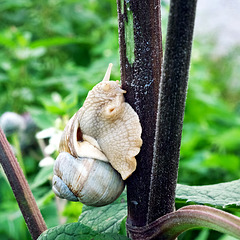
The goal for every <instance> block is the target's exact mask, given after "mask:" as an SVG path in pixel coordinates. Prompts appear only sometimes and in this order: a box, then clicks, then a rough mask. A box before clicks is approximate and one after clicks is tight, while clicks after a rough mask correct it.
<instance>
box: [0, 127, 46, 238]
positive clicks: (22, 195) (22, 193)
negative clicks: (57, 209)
mask: <svg viewBox="0 0 240 240" xmlns="http://www.w3.org/2000/svg"><path fill="white" fill-rule="evenodd" d="M0 163H1V164H2V167H3V170H4V171H5V174H6V176H7V178H8V181H9V183H10V185H11V187H12V190H13V193H14V195H15V197H16V200H17V202H18V205H19V207H20V209H21V211H22V214H23V217H24V219H25V222H26V224H27V227H28V229H29V232H30V234H31V236H32V238H33V239H37V238H38V237H39V235H40V234H41V233H42V232H44V231H45V230H46V229H47V227H46V224H45V222H44V220H43V217H42V215H41V213H40V210H39V208H38V206H37V204H36V201H35V199H34V197H33V194H32V192H31V190H30V188H29V185H28V183H27V180H26V178H25V177H24V174H23V172H22V169H21V168H20V166H19V163H18V161H17V159H16V158H15V156H14V154H13V152H12V149H11V147H10V145H9V143H8V141H7V139H6V137H5V135H4V133H3V131H2V129H1V128H0Z"/></svg>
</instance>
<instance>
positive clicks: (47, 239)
mask: <svg viewBox="0 0 240 240" xmlns="http://www.w3.org/2000/svg"><path fill="white" fill-rule="evenodd" d="M53 239H56V240H61V239H64V240H127V239H129V238H127V237H125V236H121V235H118V234H113V233H104V234H100V233H97V232H95V231H93V230H92V229H91V228H89V227H87V226H84V225H83V224H81V223H79V222H77V223H70V224H65V225H61V226H57V227H54V228H50V229H48V230H46V231H45V232H43V233H42V234H41V235H40V236H39V238H38V240H53Z"/></svg>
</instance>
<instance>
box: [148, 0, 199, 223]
mask: <svg viewBox="0 0 240 240" xmlns="http://www.w3.org/2000/svg"><path fill="white" fill-rule="evenodd" d="M196 5H197V0H186V1H184V3H183V1H181V0H171V3H170V13H169V19H168V31H167V39H166V50H165V56H164V63H163V73H162V74H163V75H162V80H161V84H160V95H159V105H158V118H157V128H156V135H155V143H154V160H153V167H152V178H151V187H150V196H149V197H150V199H149V211H148V222H152V221H154V220H156V219H157V218H159V217H160V216H163V215H165V214H167V213H170V212H172V211H173V210H174V203H175V190H176V183H177V175H178V162H179V155H180V145H181V136H182V126H183V117H184V111H185V101H186V94H187V84H188V72H189V65H190V58H191V49H192V38H193V29H194V20H195V11H196Z"/></svg>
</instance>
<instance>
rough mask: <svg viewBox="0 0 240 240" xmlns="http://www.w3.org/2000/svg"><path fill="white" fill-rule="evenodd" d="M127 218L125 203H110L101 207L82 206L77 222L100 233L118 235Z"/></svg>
mask: <svg viewBox="0 0 240 240" xmlns="http://www.w3.org/2000/svg"><path fill="white" fill-rule="evenodd" d="M126 216H127V203H126V202H124V203H118V202H117V203H112V204H110V205H107V206H103V207H97V208H96V207H89V206H84V207H83V209H82V214H81V215H80V217H79V222H81V223H82V224H84V225H86V226H88V227H91V228H92V229H93V230H94V231H97V232H101V233H107V232H109V233H110V232H111V233H118V232H119V230H120V227H121V222H122V220H123V219H124V218H125V217H126Z"/></svg>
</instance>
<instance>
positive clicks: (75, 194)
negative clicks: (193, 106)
mask: <svg viewBox="0 0 240 240" xmlns="http://www.w3.org/2000/svg"><path fill="white" fill-rule="evenodd" d="M111 67H112V64H109V67H108V70H107V72H106V75H105V77H104V79H103V81H102V82H100V83H98V84H97V85H96V86H95V87H94V88H93V89H92V90H91V91H90V92H89V93H88V96H87V98H86V100H85V102H84V104H83V106H82V107H81V108H80V109H79V111H78V112H77V113H75V115H74V116H73V117H72V118H71V119H70V120H69V122H68V124H67V126H66V127H65V129H64V132H63V134H62V137H61V140H60V145H59V152H60V154H59V156H58V157H57V159H56V161H55V165H54V176H53V181H52V182H53V186H52V189H53V191H54V193H55V194H56V195H57V196H58V197H60V198H65V199H68V200H70V201H80V202H82V203H84V204H86V205H90V206H103V205H107V204H109V203H111V202H113V201H114V200H116V199H117V198H118V197H119V195H120V194H121V193H122V191H123V189H124V181H123V180H125V179H127V178H128V177H129V176H130V175H131V174H132V173H133V171H135V169H136V159H135V156H136V155H137V154H138V153H139V151H140V147H141V145H142V139H141V133H142V128H141V125H140V122H139V118H138V115H137V113H136V112H135V111H134V110H133V108H132V107H131V106H130V105H129V104H128V103H126V102H125V101H124V96H123V93H125V92H126V91H125V90H122V89H121V87H120V86H119V84H118V81H109V78H110V73H111Z"/></svg>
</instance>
